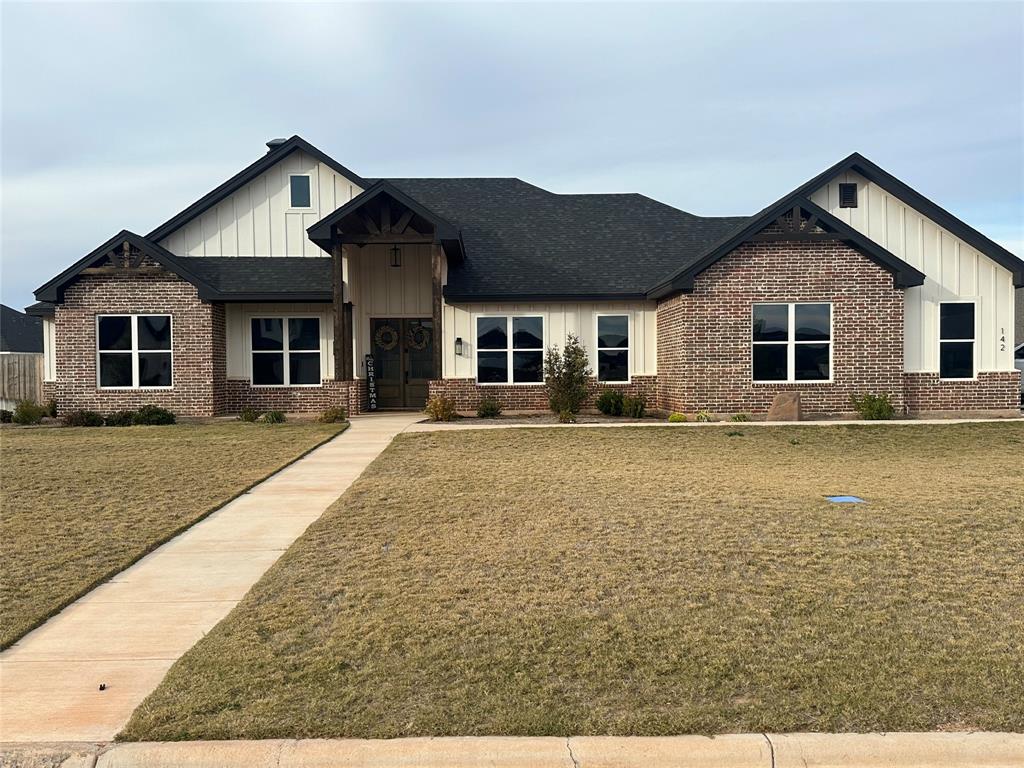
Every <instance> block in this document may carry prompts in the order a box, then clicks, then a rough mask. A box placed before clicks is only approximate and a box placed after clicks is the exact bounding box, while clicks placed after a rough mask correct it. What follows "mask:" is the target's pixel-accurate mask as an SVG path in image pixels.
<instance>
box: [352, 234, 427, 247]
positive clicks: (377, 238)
mask: <svg viewBox="0 0 1024 768" xmlns="http://www.w3.org/2000/svg"><path fill="white" fill-rule="evenodd" d="M335 242H338V243H348V244H351V245H391V244H393V243H400V244H401V243H410V244H411V243H426V244H430V243H433V242H434V238H432V237H430V236H429V235H417V234H413V235H396V234H394V233H391V234H390V235H384V234H377V235H360V234H345V233H339V234H338V236H337V237H336V238H335Z"/></svg>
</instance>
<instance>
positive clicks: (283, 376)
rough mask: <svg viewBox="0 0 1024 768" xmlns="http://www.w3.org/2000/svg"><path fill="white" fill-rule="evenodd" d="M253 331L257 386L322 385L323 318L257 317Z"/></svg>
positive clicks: (253, 320) (255, 384)
mask: <svg viewBox="0 0 1024 768" xmlns="http://www.w3.org/2000/svg"><path fill="white" fill-rule="evenodd" d="M251 329H252V383H253V386H258V387H316V386H320V318H318V317H254V318H252V321H251Z"/></svg>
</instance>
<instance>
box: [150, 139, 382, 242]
mask: <svg viewBox="0 0 1024 768" xmlns="http://www.w3.org/2000/svg"><path fill="white" fill-rule="evenodd" d="M300 150H301V151H302V152H305V153H306V154H307V155H310V156H311V157H313V158H315V159H316V160H318V161H320V162H321V163H323V164H324V165H326V166H328V167H330V168H331V169H333V170H334V171H335V172H336V173H339V174H341V175H342V176H345V177H346V178H348V179H349V180H351V181H352V182H354V183H356V184H358V185H359V186H360V187H363V188H365V187H366V186H367V183H366V181H364V180H363V179H362V178H361V177H360V176H358V175H357V174H355V173H353V172H352V171H350V170H349V169H348V168H346V167H345V166H343V165H342V164H341V163H339V162H338V161H337V160H335V159H334V158H332V157H330V156H329V155H327V154H326V153H324V152H322V151H321V150H319V149H317V148H316V147H314V146H313V145H312V144H310V143H309V142H308V141H306V140H305V139H303V138H302V137H301V136H292V137H291V138H290V139H288V140H287V141H285V142H283V143H282V144H279V145H277V146H276V147H274V148H273V149H271V150H270V151H269V152H267V154H265V155H264V156H263V157H261V158H260V159H259V160H257V161H256V162H254V163H251V164H250V165H248V166H247V167H246V168H243V169H242V170H241V171H239V172H238V173H236V174H235V175H234V176H232V177H231V178H230V179H228V180H227V181H225V182H224V183H223V184H221V185H220V186H218V187H217V188H216V189H214V190H212V191H211V192H208V193H207V194H205V195H203V196H202V197H201V198H199V199H198V200H196V201H195V202H194V203H192V204H191V205H190V206H188V207H187V208H185V209H184V210H183V211H181V212H180V213H177V214H175V215H174V216H173V217H171V218H170V219H168V220H167V221H165V222H164V223H163V224H161V225H160V226H159V227H157V228H156V229H154V230H153V231H152V232H150V233H149V234H148V235H146V238H147V239H149V240H152V241H153V242H158V241H160V240H163V239H165V238H167V237H168V236H170V235H171V234H173V233H174V232H176V231H177V230H179V229H181V227H183V226H185V225H186V224H188V223H189V222H190V221H192V220H193V219H195V218H196V217H197V216H201V215H202V214H203V213H205V212H206V211H208V210H210V209H211V208H213V207H215V206H216V205H217V204H218V203H220V202H222V201H223V200H225V199H226V198H228V197H229V196H231V195H232V194H233V193H235V192H237V191H238V190H239V189H241V188H242V187H244V186H245V185H246V184H248V183H249V182H251V181H253V180H254V179H256V178H257V177H258V176H260V175H261V174H263V173H265V172H266V171H268V170H269V169H270V168H271V167H273V166H274V165H276V164H277V163H279V162H281V161H282V160H284V159H285V158H286V157H288V156H289V155H290V154H292V153H293V152H296V151H300Z"/></svg>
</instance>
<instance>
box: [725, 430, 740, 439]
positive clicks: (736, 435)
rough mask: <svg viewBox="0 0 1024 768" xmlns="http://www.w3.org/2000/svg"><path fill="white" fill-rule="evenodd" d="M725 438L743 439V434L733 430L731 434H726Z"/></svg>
mask: <svg viewBox="0 0 1024 768" xmlns="http://www.w3.org/2000/svg"><path fill="white" fill-rule="evenodd" d="M725 436H726V437H743V433H742V432H740V431H739V430H738V429H733V430H730V431H729V432H726V433H725Z"/></svg>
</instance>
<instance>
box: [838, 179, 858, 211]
mask: <svg viewBox="0 0 1024 768" xmlns="http://www.w3.org/2000/svg"><path fill="white" fill-rule="evenodd" d="M839 207H840V208H856V207H857V185H856V184H840V185H839Z"/></svg>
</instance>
